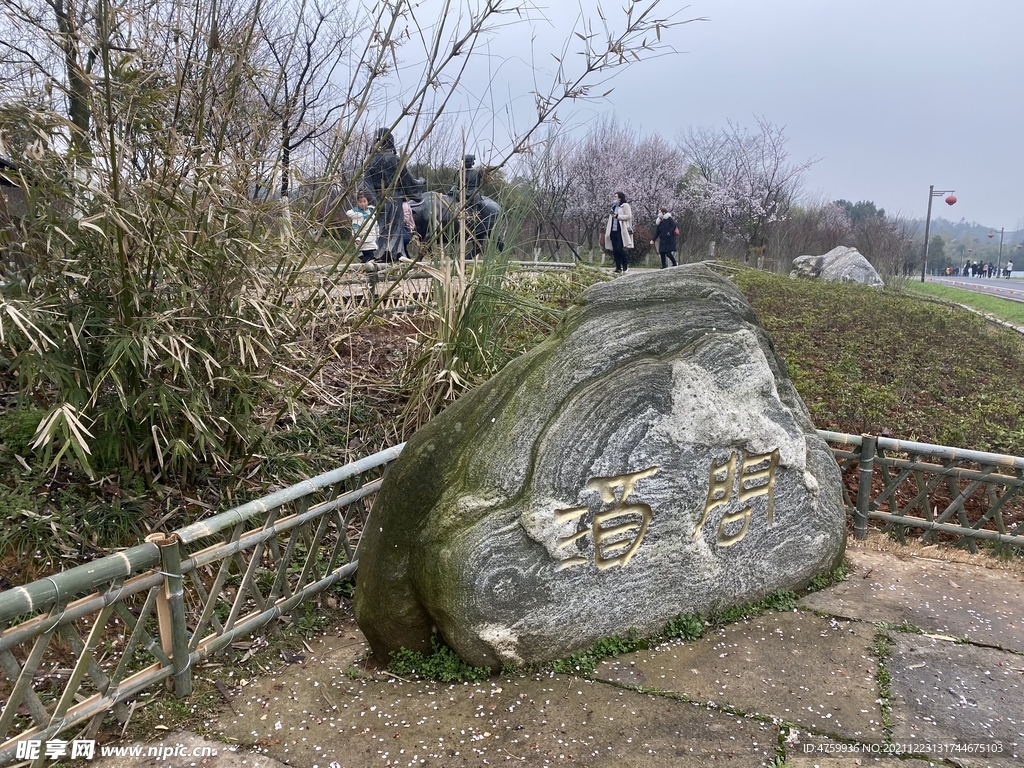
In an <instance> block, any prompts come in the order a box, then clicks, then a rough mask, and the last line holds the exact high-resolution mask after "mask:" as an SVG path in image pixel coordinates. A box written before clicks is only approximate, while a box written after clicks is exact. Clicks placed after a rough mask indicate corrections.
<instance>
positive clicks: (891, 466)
mask: <svg viewBox="0 0 1024 768" xmlns="http://www.w3.org/2000/svg"><path fill="white" fill-rule="evenodd" d="M818 434H820V435H821V436H822V437H823V438H824V439H825V440H826V441H827V442H828V443H829V445H830V446H831V447H832V453H833V455H834V456H835V457H836V460H837V461H838V462H839V467H840V469H841V470H842V472H843V479H844V484H843V494H844V502H845V504H846V508H847V510H848V511H849V512H850V513H851V514H852V515H853V520H854V535H855V536H856V537H857V538H863V537H864V535H865V534H866V532H867V526H868V520H878V521H881V522H884V523H885V528H884V529H885V530H886V531H887V532H890V533H893V534H895V535H897V536H898V537H901V538H902V537H905V536H906V535H907V533H908V530H910V529H914V530H915V531H923V532H922V533H921V534H920V540H921V541H922V542H923V543H935V542H937V541H940V540H941V541H944V542H945V543H948V544H952V545H956V546H966V547H967V548H968V549H969V550H970V551H971V552H977V551H978V541H982V540H983V541H990V542H994V543H996V544H999V545H1012V546H1015V547H1022V548H1024V496H1022V493H1021V487H1022V486H1024V458H1021V457H1019V456H1004V455H1001V454H996V453H985V452H983V451H973V450H968V449H964V448H950V447H947V446H942V445H929V444H927V443H917V442H913V441H909V440H895V439H892V438H887V437H875V436H873V435H845V434H841V433H838V432H827V431H823V430H819V431H818Z"/></svg>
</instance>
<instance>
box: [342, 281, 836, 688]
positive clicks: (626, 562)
mask: <svg viewBox="0 0 1024 768" xmlns="http://www.w3.org/2000/svg"><path fill="white" fill-rule="evenodd" d="M845 532H846V521H845V513H844V509H843V504H842V490H841V485H840V475H839V470H838V467H837V465H836V462H835V460H834V458H833V456H832V454H831V452H830V450H829V448H828V446H827V445H826V443H825V442H824V441H823V440H822V439H821V438H820V437H819V436H818V435H817V433H816V432H815V431H814V427H813V426H812V424H811V421H810V418H809V417H808V414H807V411H806V409H805V407H804V405H803V402H802V401H801V400H800V398H799V396H798V395H797V393H796V391H795V389H794V388H793V385H792V383H791V382H790V380H789V379H788V377H787V375H786V371H785V366H784V365H783V363H782V362H781V360H779V358H778V357H777V356H776V354H775V350H774V349H773V347H772V342H771V340H770V339H769V338H768V336H767V334H766V333H765V331H764V329H763V328H762V327H761V325H760V323H759V321H758V319H757V317H756V315H755V314H754V311H753V310H752V309H751V307H750V305H749V304H748V303H747V302H746V300H745V299H744V297H743V295H742V294H741V293H740V292H739V290H738V289H737V288H736V287H735V286H734V285H733V284H732V283H730V282H729V281H728V280H726V279H724V278H722V277H720V276H718V275H717V274H715V273H714V272H712V271H711V270H710V269H708V268H707V267H705V266H703V265H692V266H683V267H678V268H674V269H669V270H660V271H658V272H656V273H647V274H633V275H629V276H627V277H624V278H621V279H618V280H615V281H614V282H610V283H603V284H599V285H595V286H593V287H592V288H590V289H589V290H588V291H587V293H586V295H585V304H584V306H582V307H581V308H579V309H576V310H574V311H573V312H571V313H570V314H569V316H568V317H567V318H566V320H565V321H564V322H563V324H562V326H561V328H560V330H559V331H558V332H557V333H556V334H555V335H554V336H553V337H552V338H550V339H549V340H548V341H547V342H545V343H544V344H543V345H541V346H540V347H538V348H537V349H535V350H533V351H532V352H530V353H529V354H527V355H525V356H523V357H521V358H519V359H518V360H516V361H514V362H512V363H510V364H509V365H508V366H506V368H505V369H504V370H502V371H501V373H500V374H498V375H497V376H495V377H494V378H493V379H492V380H490V381H489V382H487V383H486V384H484V385H483V386H481V387H479V388H477V389H476V390H474V391H472V392H470V393H469V394H467V395H465V396H463V397H462V398H461V399H460V400H458V401H457V402H456V403H454V404H453V405H451V406H450V407H449V408H448V409H447V410H446V411H445V412H444V413H442V414H441V415H440V416H438V417H437V418H435V419H433V420H432V421H431V422H430V423H429V424H427V425H426V427H424V428H423V429H421V430H420V431H419V432H417V433H416V434H415V435H414V436H413V438H412V439H411V440H410V441H409V442H408V444H407V445H406V447H405V450H404V451H403V453H402V455H401V456H400V457H399V459H398V460H397V461H396V462H395V463H394V464H393V465H392V466H391V468H390V469H389V470H388V472H387V475H386V476H385V478H384V483H383V487H382V488H381V490H380V492H379V494H378V496H377V499H376V501H375V503H374V505H373V509H372V511H371V514H370V517H369V520H368V522H367V525H366V528H365V530H364V533H363V541H362V544H361V551H360V557H359V572H358V583H357V588H356V600H355V610H356V619H357V621H358V622H359V626H360V628H361V629H362V631H363V632H364V633H365V635H366V637H367V639H368V640H369V642H370V646H371V647H372V649H373V651H374V652H375V653H377V654H380V655H381V656H383V657H385V658H387V657H388V656H389V655H390V654H391V653H392V652H393V651H395V650H397V649H398V648H400V647H403V646H404V647H407V648H411V649H417V650H425V649H428V648H429V645H430V638H431V635H432V633H434V632H439V633H440V634H441V635H442V636H443V638H444V640H445V641H447V643H448V644H449V645H450V646H451V647H452V648H453V649H454V650H455V651H456V652H457V653H458V654H459V655H460V656H461V657H462V658H463V659H465V660H466V661H468V662H470V663H472V664H476V665H485V666H489V667H492V668H496V667H498V666H500V665H501V664H503V663H505V662H511V663H516V664H518V663H538V662H544V661H547V660H550V659H553V658H559V657H562V656H565V655H567V654H569V653H571V652H574V651H577V650H580V649H582V648H586V647H588V646H589V645H591V644H592V643H593V642H594V640H596V639H598V638H601V637H605V636H610V635H615V634H625V633H626V632H628V631H629V630H630V629H636V630H638V631H639V632H641V633H644V634H646V633H651V632H655V631H658V630H660V629H661V628H662V627H663V626H664V624H665V623H666V621H667V620H669V619H670V618H673V617H675V616H677V615H678V614H681V613H687V612H707V611H710V610H713V609H721V608H724V607H727V606H731V605H734V604H739V603H743V602H747V601H750V600H753V599H755V598H759V597H761V596H764V595H765V594H767V593H769V592H772V591H774V590H777V589H780V588H791V589H797V588H800V587H803V586H805V585H806V584H807V583H808V582H809V581H810V580H811V579H812V578H813V577H814V576H815V575H817V574H820V573H822V572H823V571H828V570H831V569H832V568H834V567H835V566H836V565H837V564H838V563H839V562H840V561H841V558H842V555H843V551H844V545H845Z"/></svg>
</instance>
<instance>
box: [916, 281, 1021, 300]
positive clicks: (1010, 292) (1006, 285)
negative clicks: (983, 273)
mask: <svg viewBox="0 0 1024 768" xmlns="http://www.w3.org/2000/svg"><path fill="white" fill-rule="evenodd" d="M928 282H930V283H939V284H941V285H948V286H950V287H952V288H962V289H964V290H967V291H976V292H978V293H986V294H989V295H990V296H998V297H1000V298H1003V299H1010V301H1020V302H1024V280H1021V279H1020V278H1017V277H1015V278H1012V279H1006V278H996V279H992V280H988V279H986V278H984V277H929V278H928Z"/></svg>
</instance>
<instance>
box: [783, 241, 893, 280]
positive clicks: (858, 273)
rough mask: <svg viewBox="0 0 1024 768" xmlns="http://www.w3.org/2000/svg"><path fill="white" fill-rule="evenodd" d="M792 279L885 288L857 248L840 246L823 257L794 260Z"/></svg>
mask: <svg viewBox="0 0 1024 768" xmlns="http://www.w3.org/2000/svg"><path fill="white" fill-rule="evenodd" d="M789 276H790V277H806V278H812V279H819V280H827V281H829V282H840V283H863V284H864V285H870V286H871V287H872V288H882V287H884V286H885V283H884V282H883V280H882V278H881V276H880V275H879V274H878V272H877V271H876V270H875V268H874V267H873V266H871V262H869V261H868V260H867V259H866V258H864V256H863V255H862V254H861V253H860V251H858V250H857V249H856V248H848V247H847V246H845V245H840V246H839V247H838V248H833V249H832V250H831V251H829V252H828V253H826V254H824V255H823V256H798V257H797V258H795V259H793V271H792V272H790V273H789Z"/></svg>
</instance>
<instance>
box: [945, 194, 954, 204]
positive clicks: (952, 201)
mask: <svg viewBox="0 0 1024 768" xmlns="http://www.w3.org/2000/svg"><path fill="white" fill-rule="evenodd" d="M955 204H956V197H955V196H954V195H950V196H949V197H947V198H946V205H955Z"/></svg>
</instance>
